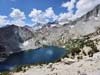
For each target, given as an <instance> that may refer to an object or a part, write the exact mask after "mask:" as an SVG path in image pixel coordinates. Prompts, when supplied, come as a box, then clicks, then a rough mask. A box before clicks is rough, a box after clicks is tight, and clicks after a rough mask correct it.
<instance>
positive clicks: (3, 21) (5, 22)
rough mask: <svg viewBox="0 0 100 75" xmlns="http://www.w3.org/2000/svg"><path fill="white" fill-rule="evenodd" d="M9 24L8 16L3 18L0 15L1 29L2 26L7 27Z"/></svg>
mask: <svg viewBox="0 0 100 75" xmlns="http://www.w3.org/2000/svg"><path fill="white" fill-rule="evenodd" d="M8 23H9V21H8V20H7V16H1V15H0V27H1V26H5V25H7V24H8Z"/></svg>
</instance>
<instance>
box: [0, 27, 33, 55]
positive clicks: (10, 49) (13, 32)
mask: <svg viewBox="0 0 100 75" xmlns="http://www.w3.org/2000/svg"><path fill="white" fill-rule="evenodd" d="M33 36H34V35H33V33H32V32H31V31H30V30H28V29H27V28H24V27H18V26H15V25H8V26H6V27H3V28H0V55H1V56H2V54H3V55H4V54H6V55H9V54H10V53H14V52H19V51H21V48H20V45H21V44H23V43H24V42H25V41H27V40H29V39H31V38H32V37H33Z"/></svg>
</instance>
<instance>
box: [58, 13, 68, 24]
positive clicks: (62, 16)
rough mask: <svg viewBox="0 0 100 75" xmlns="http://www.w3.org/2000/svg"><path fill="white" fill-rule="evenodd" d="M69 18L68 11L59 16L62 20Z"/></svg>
mask: <svg viewBox="0 0 100 75" xmlns="http://www.w3.org/2000/svg"><path fill="white" fill-rule="evenodd" d="M67 20H68V14H67V13H60V15H59V17H58V21H60V22H62V21H67Z"/></svg>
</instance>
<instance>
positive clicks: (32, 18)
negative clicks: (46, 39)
mask: <svg viewBox="0 0 100 75" xmlns="http://www.w3.org/2000/svg"><path fill="white" fill-rule="evenodd" d="M98 4H100V0H0V26H4V25H7V24H16V25H19V26H24V25H30V26H32V25H34V24H36V23H43V24H45V23H48V22H53V21H59V22H64V21H68V20H74V19H76V18H78V17H81V16H82V15H84V14H85V13H87V12H88V11H90V10H92V9H93V8H94V7H95V6H97V5H98Z"/></svg>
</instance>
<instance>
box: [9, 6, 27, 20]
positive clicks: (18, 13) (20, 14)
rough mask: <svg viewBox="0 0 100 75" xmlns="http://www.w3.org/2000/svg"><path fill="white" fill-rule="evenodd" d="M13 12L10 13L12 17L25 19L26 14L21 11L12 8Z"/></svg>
mask: <svg viewBox="0 0 100 75" xmlns="http://www.w3.org/2000/svg"><path fill="white" fill-rule="evenodd" d="M12 9H13V11H12V12H11V13H10V17H12V18H14V19H21V20H22V19H25V14H24V12H22V11H21V10H19V9H15V8H12Z"/></svg>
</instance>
